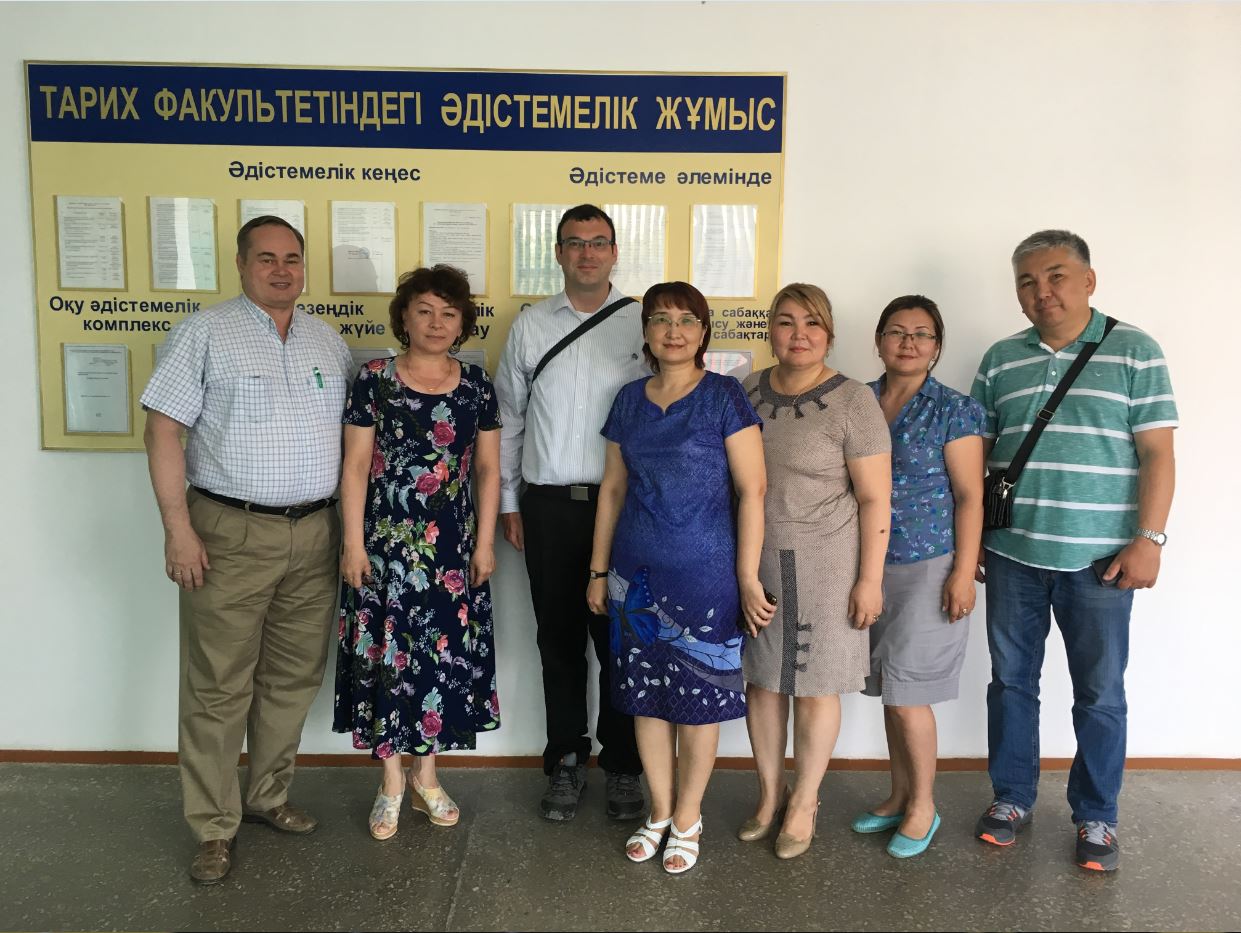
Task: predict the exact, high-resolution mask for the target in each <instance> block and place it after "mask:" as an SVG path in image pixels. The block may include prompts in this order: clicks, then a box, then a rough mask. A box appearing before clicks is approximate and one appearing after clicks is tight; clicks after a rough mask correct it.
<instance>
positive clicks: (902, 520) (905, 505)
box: [869, 376, 986, 564]
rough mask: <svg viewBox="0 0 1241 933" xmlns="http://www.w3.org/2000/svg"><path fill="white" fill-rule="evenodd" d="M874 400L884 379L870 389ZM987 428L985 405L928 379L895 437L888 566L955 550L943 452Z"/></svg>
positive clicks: (899, 417) (900, 420)
mask: <svg viewBox="0 0 1241 933" xmlns="http://www.w3.org/2000/svg"><path fill="white" fill-rule="evenodd" d="M869 385H870V387H871V389H872V390H874V393H875V398H876V399H878V398H879V393H880V392H881V391H882V389H883V377H882V376H880V377H879V378H878V379H876V380H875V381H874V382H872V383H870V384H869ZM985 426H986V413H985V412H984V411H983V407H982V405H980V404H979V403H978V402H977V401H975V400H974V399H972V398H970V397H969V396H968V395H962V394H961V393H960V392H957V391H956V390H955V389H950V388H948V387H947V386H946V385H943V384H942V383H940V382H939V381H938V380H936V379H935V377H934V376H927V377H926V382H924V383H923V384H922V388H921V389H919V390H918V394H917V395H915V396H914V397H913V398H911V399H910V400H909V401H908V402H906V403H905V407H904V408H902V409H901V413H900V414H899V415H897V416H896V420H895V421H893V422H892V424H891V426H890V428H889V430H890V431H891V433H892V535H891V538H890V541H889V544H888V556H887V562H888V563H889V564H913V563H916V562H918V561H920V560H927V559H928V558H931V557H939V556H940V555H942V554H951V553H952V552H953V550H954V549H955V538H956V535H955V532H954V526H953V520H954V518H955V511H956V510H955V503H954V501H953V498H952V485H951V484H950V483H949V481H948V469H947V467H946V466H945V465H944V446H945V445H946V444H948V443H949V442H951V441H955V440H957V439H958V438H962V437H970V436H971V435H975V434H978V435H981V434H982V433H983V430H984V428H985Z"/></svg>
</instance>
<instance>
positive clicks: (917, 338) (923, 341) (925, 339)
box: [879, 330, 939, 346]
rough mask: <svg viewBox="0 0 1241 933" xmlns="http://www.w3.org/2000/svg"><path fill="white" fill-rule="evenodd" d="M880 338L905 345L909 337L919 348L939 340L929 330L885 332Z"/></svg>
mask: <svg viewBox="0 0 1241 933" xmlns="http://www.w3.org/2000/svg"><path fill="white" fill-rule="evenodd" d="M879 336H880V337H882V338H883V339H884V340H891V341H892V342H893V343H904V342H905V338H906V337H908V338H909V339H910V340H912V341H913V342H914V343H915V344H917V345H919V346H926V345H927V344H928V343H932V342H934V341H936V340H938V339H939V338H938V337H936V336H935V334H934V333H933V332H932V331H929V330H915V331H908V330H885V331H884V332H883V333H881V334H880V335H879Z"/></svg>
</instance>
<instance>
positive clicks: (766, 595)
mask: <svg viewBox="0 0 1241 933" xmlns="http://www.w3.org/2000/svg"><path fill="white" fill-rule="evenodd" d="M763 599H765V600H767V602H769V603H771V604H772V605H773V606H774V605H776V598H775V597H774V596H772V595H771V593H769V592H767V590H763Z"/></svg>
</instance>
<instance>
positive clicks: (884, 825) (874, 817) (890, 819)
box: [849, 810, 905, 833]
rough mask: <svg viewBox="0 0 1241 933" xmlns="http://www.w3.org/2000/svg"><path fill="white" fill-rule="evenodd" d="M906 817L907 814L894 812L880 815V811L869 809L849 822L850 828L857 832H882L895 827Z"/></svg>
mask: <svg viewBox="0 0 1241 933" xmlns="http://www.w3.org/2000/svg"><path fill="white" fill-rule="evenodd" d="M904 818H905V814H904V812H903V811H902V812H901V813H893V814H892V815H891V816H880V815H879V814H878V813H871V812H870V811H869V810H867V811H866V812H865V813H862V814H859V815H858V816H855V817H854V818H853V822H852V823H850V824H849V828H850V829H852V830H853V831H854V832H855V833H882V832H885V831H887V830H889V829H895V828H896V827H898V826H900V825H901V820H903V819H904Z"/></svg>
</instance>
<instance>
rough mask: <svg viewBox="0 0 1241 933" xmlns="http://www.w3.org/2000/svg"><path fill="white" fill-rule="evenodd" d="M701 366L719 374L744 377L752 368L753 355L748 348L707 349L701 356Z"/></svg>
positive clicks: (739, 378)
mask: <svg viewBox="0 0 1241 933" xmlns="http://www.w3.org/2000/svg"><path fill="white" fill-rule="evenodd" d="M702 363H703V366H704V367H705V368H706V369H708V370H710V371H711V372H713V373H719V374H720V375H721V376H733V377H735V378H736V379H738V380H741V379H744V378H745V377H746V376H748V375H750V373H751V372H752V371H753V369H754V356H753V354H752V353H750V351H749V350H708V351H707V352H706V353H704V354H703V356H702Z"/></svg>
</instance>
